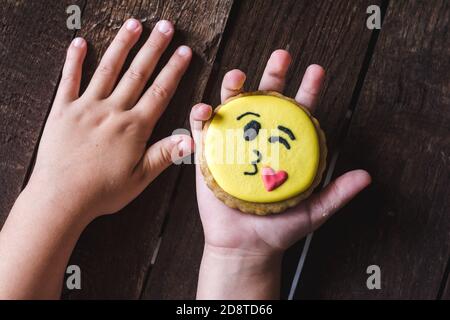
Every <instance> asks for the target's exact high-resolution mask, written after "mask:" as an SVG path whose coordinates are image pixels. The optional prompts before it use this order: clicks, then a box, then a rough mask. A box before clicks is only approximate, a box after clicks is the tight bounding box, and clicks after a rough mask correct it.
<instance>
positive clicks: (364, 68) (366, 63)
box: [288, 0, 450, 300]
mask: <svg viewBox="0 0 450 320" xmlns="http://www.w3.org/2000/svg"><path fill="white" fill-rule="evenodd" d="M389 1H390V0H383V1H382V2H381V6H380V9H381V10H380V11H381V29H380V30H377V29H374V30H373V31H372V35H371V37H370V40H369V44H368V46H367V50H366V54H365V56H364V60H363V63H362V65H361V69H360V72H359V75H358V80H357V82H356V85H355V89H354V90H353V94H352V98H351V100H350V104H349V107H348V110H347V112H346V114H345V119H344V123H343V124H342V126H341V130H340V138H339V139H338V141H337V144H336V149H335V151H334V152H333V155H332V157H331V160H330V165H329V167H328V169H327V174H326V177H325V180H324V183H323V185H322V188H321V189H322V190H323V189H324V188H325V187H326V186H327V185H328V184H329V183H330V181H331V178H332V177H333V173H334V169H335V167H336V162H337V159H338V158H339V151H340V150H341V148H342V146H343V145H344V144H345V143H346V141H347V135H348V131H349V129H350V124H351V122H352V118H353V112H354V110H355V108H356V105H357V103H358V100H359V97H360V95H361V91H362V89H363V85H364V81H365V78H366V76H367V72H368V70H369V67H370V64H371V61H372V57H373V54H374V53H375V47H376V44H377V41H378V37H379V35H380V33H381V30H382V27H383V21H384V17H385V16H386V14H387V10H388V6H389ZM313 235H314V232H311V233H310V234H308V235H307V237H306V241H305V244H304V245H303V249H302V252H301V255H300V258H299V260H298V263H297V268H296V270H295V274H294V277H293V279H292V283H291V288H290V290H289V295H288V300H293V299H294V295H295V292H296V290H297V287H298V284H299V281H300V277H301V274H302V270H303V267H304V265H305V261H306V258H307V255H308V251H309V247H310V245H311V241H312V238H313ZM449 262H450V259H449ZM448 269H450V266H449V264H447V270H446V271H447V274H446V275H447V276H446V277H445V275H444V277H445V279H443V283H444V287H445V282H446V280H447V278H448V276H449V274H448V273H449V271H450V270H448ZM443 291H444V289H443V288H442V292H443ZM442 292H441V291H440V294H441V295H442Z"/></svg>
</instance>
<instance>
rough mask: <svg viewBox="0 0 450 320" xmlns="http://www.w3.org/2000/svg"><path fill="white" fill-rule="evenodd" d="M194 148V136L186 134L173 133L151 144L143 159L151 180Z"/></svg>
mask: <svg viewBox="0 0 450 320" xmlns="http://www.w3.org/2000/svg"><path fill="white" fill-rule="evenodd" d="M193 150H194V143H193V140H192V138H191V137H190V136H187V135H184V134H179V135H172V136H170V137H166V138H164V139H162V140H159V141H158V142H156V143H155V144H153V145H151V146H150V147H149V148H148V149H147V151H146V152H145V157H144V159H143V160H144V168H145V171H146V176H148V177H149V181H152V180H153V179H155V178H156V177H157V176H158V175H159V174H160V173H161V172H162V171H164V170H165V169H166V168H167V167H168V166H170V165H171V164H172V163H178V161H179V160H180V159H182V158H184V157H186V156H188V155H190V154H191V153H192V152H193Z"/></svg>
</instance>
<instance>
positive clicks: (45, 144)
mask: <svg viewBox="0 0 450 320" xmlns="http://www.w3.org/2000/svg"><path fill="white" fill-rule="evenodd" d="M141 32H142V26H141V24H140V23H139V21H137V20H135V19H129V20H128V21H127V22H126V23H125V24H124V26H123V27H122V28H121V29H120V31H119V32H118V34H117V36H116V37H115V39H114V40H113V42H112V43H111V45H110V47H109V48H108V49H107V51H106V52H105V54H104V56H103V58H102V60H101V62H100V64H99V66H98V68H97V70H96V72H95V74H94V76H93V77H92V80H91V82H90V84H89V86H88V88H87V89H86V92H84V93H83V95H82V96H79V88H80V80H81V70H82V63H83V60H84V57H85V55H86V50H87V45H86V42H85V41H84V40H83V39H81V38H77V39H75V40H74V41H73V42H72V44H71V46H70V47H69V49H68V52H67V59H66V63H65V66H64V69H63V73H62V78H61V83H60V86H59V89H58V92H57V95H56V98H55V102H54V104H53V107H52V110H51V113H50V115H49V118H48V121H47V124H46V125H45V129H44V133H43V136H42V140H41V142H40V145H39V151H38V155H37V160H36V165H35V168H34V170H33V173H32V176H31V179H30V182H29V184H28V186H27V187H26V191H27V192H28V191H30V192H31V193H34V191H35V190H36V191H37V192H38V193H39V191H40V189H41V188H42V186H43V185H45V186H46V192H50V193H51V196H52V200H53V201H55V200H56V201H59V200H58V199H60V200H61V201H64V202H65V205H66V206H70V207H72V208H73V207H76V208H80V209H82V211H83V212H85V213H86V214H87V215H89V218H95V217H96V216H98V215H101V214H107V213H113V212H116V211H118V210H119V209H121V208H122V207H124V206H125V205H126V204H127V203H128V202H130V201H131V200H132V199H133V198H135V197H136V196H137V195H138V194H139V193H140V192H141V191H142V190H143V189H144V188H145V187H146V186H147V185H148V184H149V183H150V182H151V181H152V180H153V179H155V177H156V176H158V175H159V174H160V173H161V172H162V171H163V170H164V169H165V168H166V167H168V166H169V165H170V164H171V163H172V161H173V160H175V158H179V157H180V156H184V155H187V154H189V153H190V152H191V149H192V142H191V138H190V137H188V136H184V135H179V136H171V137H168V138H166V139H163V140H161V141H159V142H157V143H155V144H154V145H152V146H151V147H150V148H148V149H147V147H146V143H147V141H148V139H149V137H150V135H151V133H152V130H153V128H154V126H155V124H156V122H157V121H158V118H159V117H160V116H161V114H162V112H163V111H164V109H165V107H166V106H167V104H168V103H169V100H170V98H171V97H172V95H173V94H174V92H175V90H176V88H177V85H178V82H179V81H180V79H181V77H182V75H183V74H184V72H185V71H186V69H187V67H188V65H189V62H190V60H191V56H192V53H191V50H190V49H189V48H188V47H186V46H182V47H180V48H178V50H177V51H176V52H175V53H174V54H173V56H172V57H171V58H170V60H169V62H168V63H167V65H166V66H165V67H164V68H163V69H162V71H161V72H160V74H159V75H158V76H157V77H156V79H155V81H154V82H153V84H152V85H151V86H150V88H149V89H148V90H147V91H146V92H144V93H143V95H142V97H141V94H142V91H143V89H144V86H145V84H146V83H147V81H148V79H149V77H150V75H151V74H152V72H153V71H154V69H155V66H156V64H157V62H158V60H159V59H160V57H161V55H162V53H163V51H164V50H165V49H166V48H167V46H168V44H169V42H170V40H171V39H172V36H173V34H174V28H173V26H172V24H171V23H170V22H168V21H160V22H159V23H158V24H157V25H156V27H155V29H154V30H153V32H152V33H151V35H150V37H149V39H148V40H147V42H146V43H145V44H144V45H143V47H142V48H141V50H140V51H139V53H138V54H137V55H136V57H135V58H134V61H133V62H132V63H131V65H130V67H129V69H128V70H127V71H126V72H125V73H124V75H123V77H122V79H120V81H119V82H118V84H117V85H116V86H115V83H116V81H117V80H118V76H119V73H120V71H121V69H122V66H123V64H124V61H125V59H126V57H127V55H128V53H129V51H130V49H131V48H132V47H133V45H134V44H135V43H136V41H137V40H138V38H139V36H140V34H141ZM69 199H70V200H69ZM68 201H70V204H68V203H67V202H68Z"/></svg>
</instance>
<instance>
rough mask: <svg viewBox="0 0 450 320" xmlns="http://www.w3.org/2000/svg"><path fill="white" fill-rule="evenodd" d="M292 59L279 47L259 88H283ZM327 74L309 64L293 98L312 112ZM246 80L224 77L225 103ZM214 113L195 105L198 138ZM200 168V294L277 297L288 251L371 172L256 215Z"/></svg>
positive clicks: (358, 173)
mask: <svg viewBox="0 0 450 320" xmlns="http://www.w3.org/2000/svg"><path fill="white" fill-rule="evenodd" d="M290 60H291V58H290V56H289V54H288V53H287V52H286V51H283V50H277V51H275V52H274V53H273V54H272V56H271V57H270V59H269V61H268V63H267V66H266V69H265V71H264V74H263V76H262V79H261V82H260V86H259V90H272V91H278V92H282V91H283V88H284V82H285V76H286V72H287V70H288V67H289V64H290ZM324 76H325V72H324V70H323V69H322V67H320V66H318V65H311V66H309V68H308V69H307V71H306V73H305V75H304V77H303V80H302V83H301V85H300V88H299V90H298V93H297V95H296V97H295V100H296V101H298V102H299V103H300V104H302V105H303V106H305V107H307V108H309V109H310V110H311V111H314V107H315V105H316V103H317V99H318V95H319V92H320V90H321V87H322V83H323V80H324ZM244 81H245V74H244V73H243V72H242V71H239V70H233V71H230V72H228V73H227V74H226V75H225V77H224V79H223V84H222V92H221V98H222V101H224V100H226V99H227V98H229V97H231V96H234V95H237V94H239V93H240V92H241V89H242V87H243V84H244ZM211 112H212V109H211V107H210V106H208V105H205V104H198V105H196V106H194V108H193V109H192V112H191V128H192V130H193V131H194V137H195V136H197V137H198V136H199V135H198V134H195V131H197V132H198V131H199V130H201V127H202V121H206V120H208V119H209V118H210V116H211ZM196 172H197V173H196V176H197V200H198V205H199V210H200V216H201V220H202V224H203V228H204V233H205V251H204V256H203V262H202V266H201V272H200V279H199V287H198V297H199V298H237V299H238V298H274V297H276V296H277V290H278V289H277V288H278V285H279V281H278V280H277V279H278V278H277V277H278V276H279V275H278V272H277V271H279V264H280V257H281V254H282V253H283V252H284V250H285V249H287V248H288V247H289V246H291V245H292V244H294V243H295V242H296V241H298V240H299V239H301V238H303V237H304V236H305V235H307V234H308V233H310V232H312V231H314V230H315V229H317V228H318V227H319V226H320V225H321V224H322V223H324V222H325V221H326V220H327V219H328V218H329V217H330V216H331V215H332V214H333V213H335V212H336V211H337V210H338V209H339V208H341V207H342V206H343V205H345V204H346V203H347V202H348V201H349V200H351V199H352V198H353V197H354V196H355V195H356V194H357V193H358V192H360V191H361V190H362V189H364V188H365V187H366V186H367V185H368V184H369V183H370V176H369V174H368V173H367V172H365V171H363V170H355V171H351V172H348V173H346V174H344V175H343V176H341V177H339V178H337V179H336V180H335V181H333V182H331V183H330V184H329V185H328V186H327V187H326V188H325V189H324V190H322V191H321V192H320V193H316V194H315V195H313V196H312V197H310V198H309V199H308V200H306V201H303V202H301V203H300V204H299V205H298V206H296V207H294V208H291V209H290V210H288V211H287V212H284V213H282V214H276V215H271V216H255V215H251V214H244V213H241V212H239V211H237V210H234V209H231V208H229V207H227V206H226V205H225V204H223V203H222V202H221V201H220V200H218V199H217V198H216V197H215V196H214V194H213V193H212V191H211V190H209V188H208V187H207V186H206V184H205V182H204V179H203V177H202V174H201V172H200V168H199V167H198V165H197V170H196ZM227 275H229V277H228V276H227ZM273 275H275V279H274V276H273ZM260 276H261V277H260ZM218 279H222V280H218ZM251 279H253V280H254V281H251ZM218 282H219V283H218ZM214 283H215V284H216V285H214ZM255 286H257V289H256V290H254V289H255Z"/></svg>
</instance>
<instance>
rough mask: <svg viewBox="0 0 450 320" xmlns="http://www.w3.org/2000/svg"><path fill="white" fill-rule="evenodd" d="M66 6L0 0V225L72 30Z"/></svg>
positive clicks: (48, 102) (20, 182)
mask: <svg viewBox="0 0 450 320" xmlns="http://www.w3.org/2000/svg"><path fill="white" fill-rule="evenodd" d="M70 4H79V5H80V6H82V4H83V1H70ZM68 5H69V1H56V2H51V3H47V2H45V1H31V2H30V1H6V2H5V1H4V2H2V4H1V5H0V227H1V226H2V225H3V223H4V221H5V220H6V217H7V216H8V213H9V210H10V209H11V206H12V204H13V203H14V201H15V199H16V197H17V196H18V194H19V193H20V191H21V189H22V185H23V183H24V181H25V179H26V175H27V171H28V167H29V165H30V163H31V161H32V158H33V152H34V150H35V146H36V145H37V142H38V140H39V135H40V132H41V129H42V127H43V123H44V121H45V118H46V115H47V113H48V110H49V108H50V105H51V102H52V98H53V94H54V92H55V89H56V85H57V82H58V78H59V74H60V70H61V67H62V63H63V61H64V56H65V50H66V47H67V46H68V44H69V43H70V41H71V39H72V37H73V35H74V31H71V30H68V29H67V28H66V19H67V15H66V7H67V6H68Z"/></svg>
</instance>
